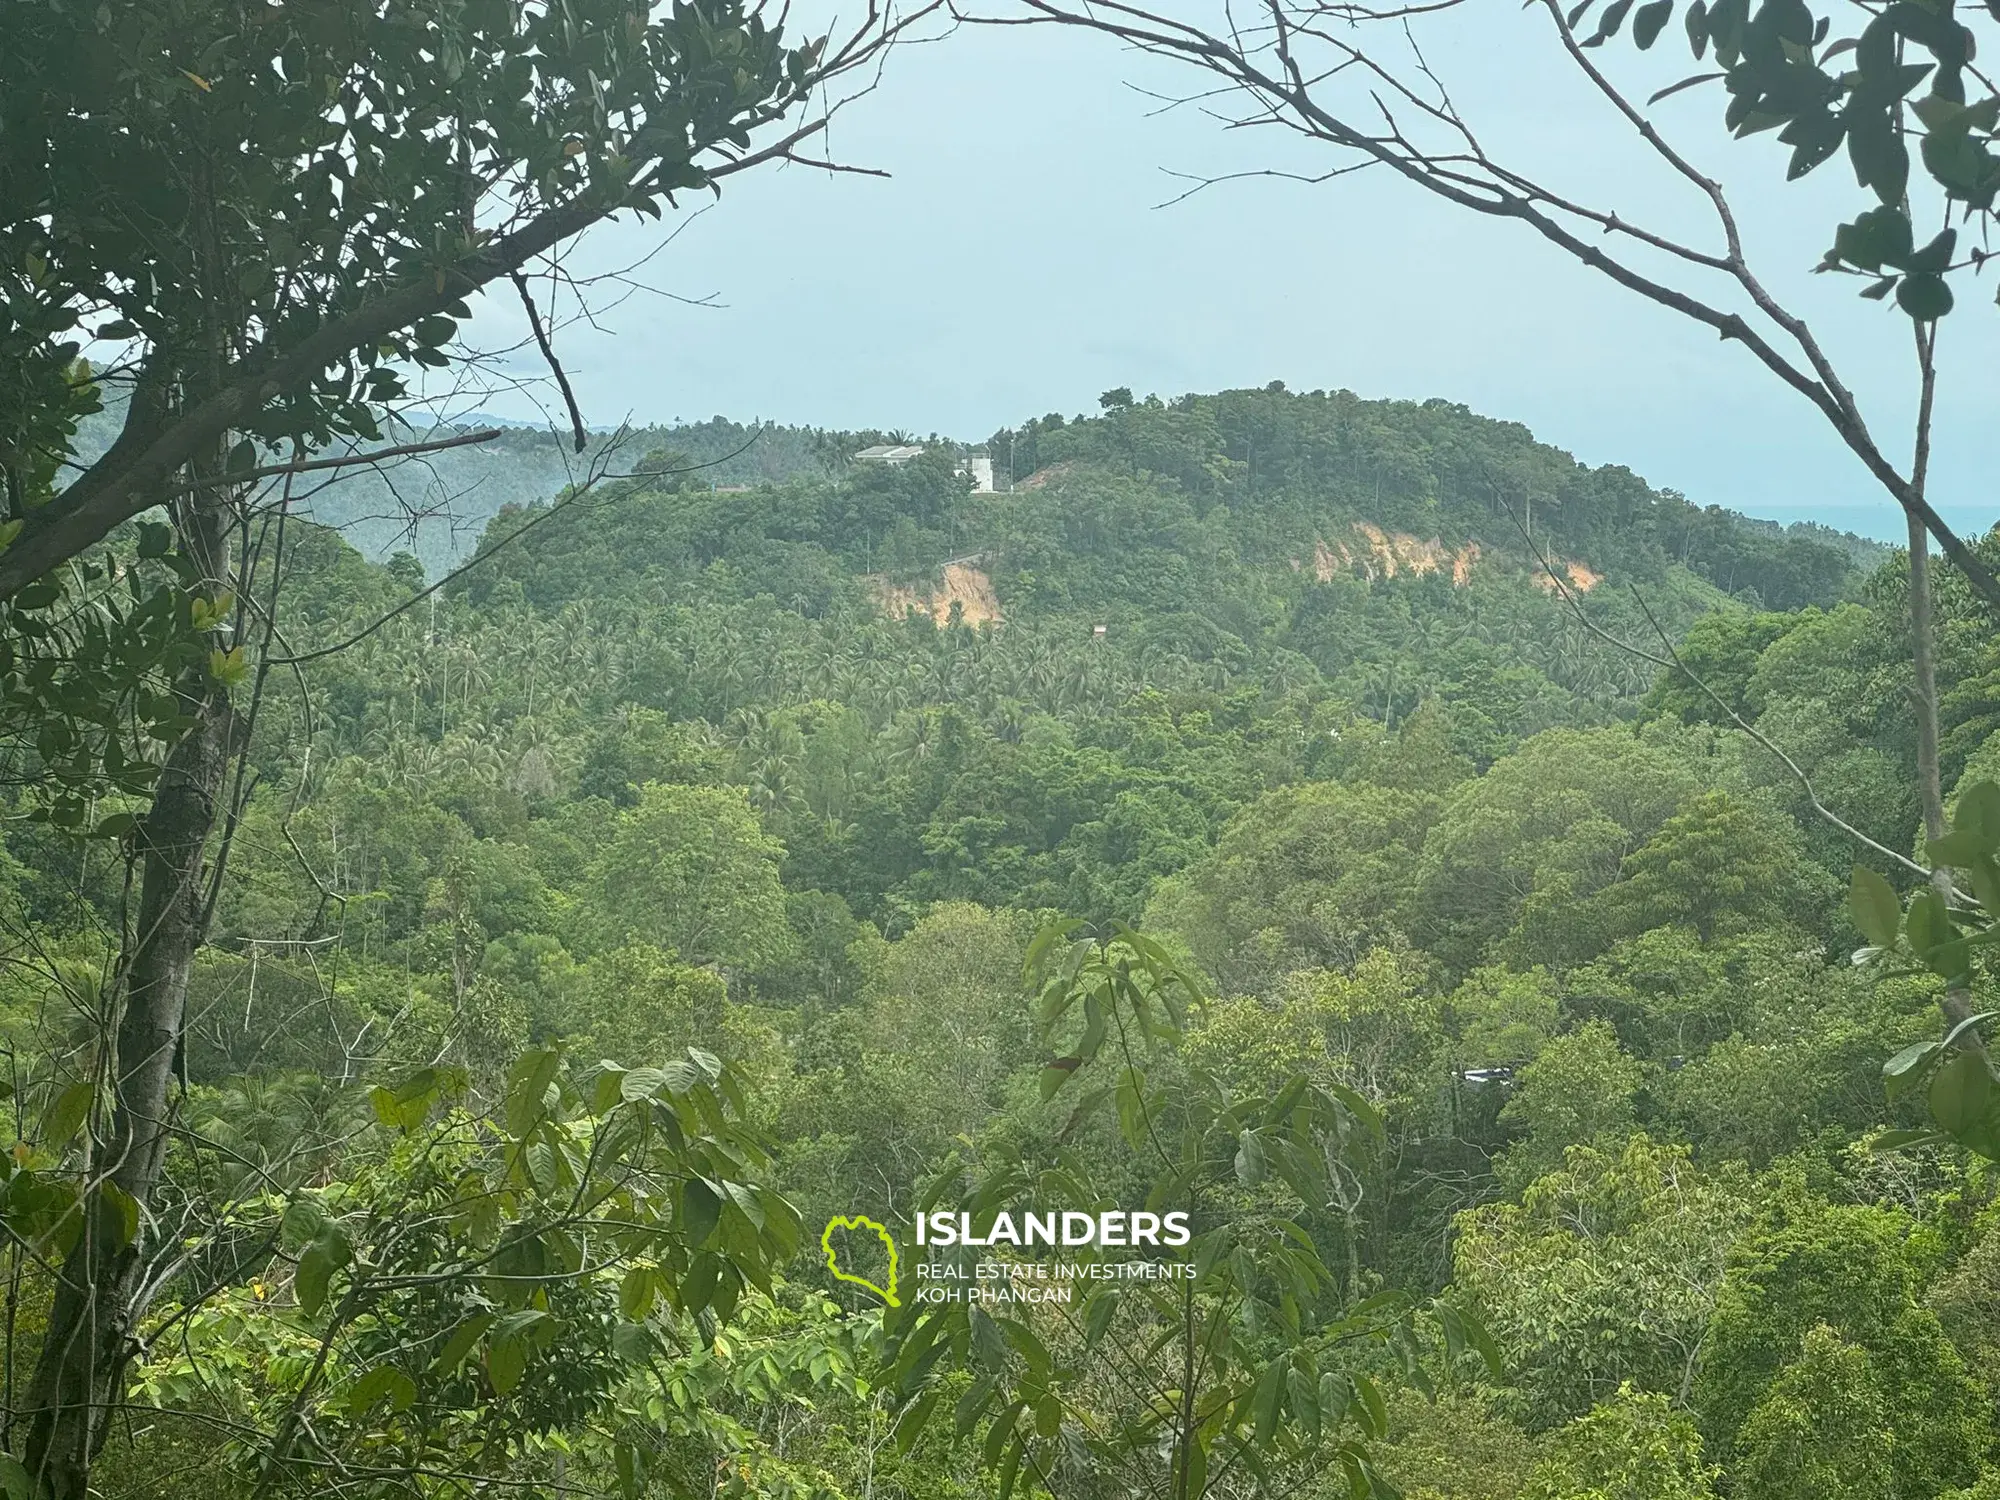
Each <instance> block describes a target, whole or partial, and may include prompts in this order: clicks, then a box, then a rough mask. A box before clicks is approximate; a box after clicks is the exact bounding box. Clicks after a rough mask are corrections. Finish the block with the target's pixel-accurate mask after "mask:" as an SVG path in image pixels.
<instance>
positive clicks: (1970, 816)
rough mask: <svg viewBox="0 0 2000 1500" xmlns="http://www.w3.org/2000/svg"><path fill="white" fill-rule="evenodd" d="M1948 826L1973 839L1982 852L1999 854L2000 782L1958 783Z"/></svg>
mask: <svg viewBox="0 0 2000 1500" xmlns="http://www.w3.org/2000/svg"><path fill="white" fill-rule="evenodd" d="M1951 829H1952V832H1953V833H1958V834H1964V835H1966V836H1967V837H1968V838H1970V839H1972V840H1973V841H1974V844H1975V847H1976V848H1978V850H1979V851H1980V852H1981V853H1984V854H2000V783H1995V782H1992V781H1976V782H1974V783H1973V784H1972V785H1971V786H1968V787H1960V788H1959V791H1958V805H1957V806H1956V807H1955V808H1953V809H1952V818H1951Z"/></svg>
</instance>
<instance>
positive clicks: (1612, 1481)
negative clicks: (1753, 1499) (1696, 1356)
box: [1521, 1385, 1765, 1500]
mask: <svg viewBox="0 0 2000 1500" xmlns="http://www.w3.org/2000/svg"><path fill="white" fill-rule="evenodd" d="M1549 1446H1550V1448H1551V1450H1552V1451H1551V1452H1550V1454H1549V1456H1548V1457H1547V1458H1546V1459H1544V1460H1543V1461H1542V1462H1541V1463H1540V1464H1539V1465H1537V1466H1536V1469H1535V1472H1534V1473H1533V1474H1532V1475H1531V1476H1530V1477H1529V1480H1528V1483H1527V1485H1526V1487H1525V1488H1523V1490H1522V1491H1521V1493H1522V1495H1523V1496H1525V1497H1527V1500H1705V1497H1707V1496H1710V1495H1713V1494H1714V1493H1715V1491H1714V1488H1713V1485H1714V1481H1715V1478H1716V1475H1717V1472H1718V1471H1717V1470H1716V1469H1715V1467H1714V1466H1713V1465H1711V1464H1708V1463H1706V1462H1704V1461H1703V1457H1702V1449H1701V1434H1700V1433H1698V1432H1696V1431H1695V1428H1694V1424H1693V1423H1692V1422H1690V1421H1689V1420H1688V1419H1687V1418H1686V1416H1684V1415H1682V1414H1681V1413H1680V1412H1678V1411H1676V1410H1675V1409H1674V1407H1673V1404H1672V1403H1671V1402H1670V1401H1669V1400H1668V1399H1667V1398H1666V1397H1665V1396H1663V1395H1661V1394H1660V1393H1658V1392H1657V1391H1638V1390H1634V1389H1633V1388H1632V1387H1631V1386H1630V1385H1624V1386H1620V1387H1619V1389H1618V1392H1617V1394H1616V1395H1615V1396H1614V1397H1612V1399H1610V1400H1609V1401H1606V1402H1605V1403H1603V1404H1602V1405H1600V1406H1598V1407H1596V1408H1595V1409H1593V1410H1592V1411H1590V1412H1588V1413H1586V1414H1585V1415H1583V1416H1580V1417H1577V1418H1576V1419H1575V1420H1573V1421H1571V1422H1569V1423H1568V1424H1566V1425H1565V1426H1563V1427H1561V1428H1559V1429H1558V1430H1557V1431H1556V1432H1555V1434H1554V1435H1553V1437H1552V1438H1551V1440H1550V1445H1549ZM1755 1493H1758V1494H1763V1493H1765V1492H1764V1491H1761V1490H1759V1491H1756V1492H1755Z"/></svg>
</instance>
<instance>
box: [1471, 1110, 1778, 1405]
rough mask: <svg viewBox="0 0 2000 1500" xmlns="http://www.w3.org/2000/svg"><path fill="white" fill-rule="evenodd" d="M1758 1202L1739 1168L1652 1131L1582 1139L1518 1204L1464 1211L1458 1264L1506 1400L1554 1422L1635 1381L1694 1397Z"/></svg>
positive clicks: (1676, 1399)
mask: <svg viewBox="0 0 2000 1500" xmlns="http://www.w3.org/2000/svg"><path fill="white" fill-rule="evenodd" d="M1754 1212H1755V1205H1754V1202H1753V1201H1752V1199H1751V1197H1750V1192H1749V1182H1748V1180H1747V1177H1746V1175H1745V1174H1744V1173H1742V1172H1741V1171H1740V1169H1737V1170H1732V1169H1729V1168H1726V1167H1725V1168H1723V1169H1722V1170H1719V1171H1717V1172H1714V1173H1708V1172H1703V1171H1701V1170H1699V1169H1698V1168H1696V1166H1695V1165H1694V1163H1693V1161H1692V1160H1691V1158H1690V1155H1689V1152H1688V1150H1687V1148H1686V1147H1684V1146H1667V1145H1659V1144H1656V1143H1654V1142H1653V1141H1651V1140H1649V1139H1647V1138H1646V1137H1645V1136H1643V1135H1637V1136H1633V1137H1632V1138H1631V1139H1630V1140H1629V1141H1627V1142H1624V1143H1622V1144H1621V1145H1619V1146H1617V1147H1613V1148H1610V1149H1605V1148H1601V1147H1591V1146H1578V1147H1576V1148H1574V1149H1572V1150H1571V1151H1570V1152H1569V1153H1568V1155H1567V1157H1566V1158H1565V1159H1564V1161H1563V1163H1562V1165H1561V1167H1560V1168H1559V1169H1558V1170H1556V1171H1554V1172H1552V1173H1551V1174H1550V1175H1548V1176H1546V1177H1543V1178H1541V1179H1539V1180H1538V1181H1536V1182H1534V1183H1533V1184H1531V1185H1530V1186H1529V1187H1528V1189H1527V1190H1526V1192H1525V1193H1523V1194H1522V1197H1521V1201H1520V1202H1519V1203H1518V1204H1512V1203H1496V1204H1492V1205H1490V1206H1488V1207H1485V1208H1480V1209H1475V1210H1473V1211H1471V1212H1469V1213H1466V1214H1462V1215H1460V1216H1459V1219H1458V1242H1457V1244H1456V1246H1455V1248H1454V1250H1453V1254H1452V1267H1453V1271H1454V1275H1455V1279H1456V1282H1457V1284H1458V1286H1459V1287H1460V1288H1461V1289H1462V1290H1463V1291H1464V1293H1465V1294H1466V1295H1467V1296H1468V1298H1469V1299H1470V1300H1471V1302H1472V1304H1473V1305H1474V1306H1475V1307H1477V1308H1478V1309H1479V1310H1480V1312H1481V1313H1482V1314H1483V1315H1484V1316H1485V1318H1486V1319H1487V1321H1488V1324H1489V1326H1490V1327H1491V1328H1492V1329H1493V1334H1494V1337H1495V1339H1497V1340H1498V1341H1499V1343H1500V1346H1501V1348H1502V1350H1503V1351H1504V1352H1505V1354H1506V1356H1507V1361H1508V1370H1509V1374H1510V1376H1511V1377H1512V1385H1513V1389H1512V1390H1510V1391H1507V1392H1503V1393H1502V1395H1501V1397H1500V1399H1501V1400H1502V1401H1503V1402H1505V1403H1507V1404H1508V1405H1510V1406H1512V1407H1514V1408H1515V1409H1516V1410H1517V1411H1518V1412H1519V1413H1520V1415H1521V1416H1522V1418H1523V1419H1524V1420H1525V1421H1526V1422H1527V1424H1528V1425H1529V1426H1530V1427H1532V1428H1536V1429H1541V1428H1549V1427H1555V1426H1558V1425H1559V1424H1561V1423H1562V1422H1565V1421H1568V1420H1571V1419H1574V1418H1576V1417H1579V1416H1582V1415H1584V1414H1585V1413H1586V1412H1588V1411H1589V1410H1590V1408H1591V1406H1592V1405H1593V1404H1594V1403H1596V1402H1598V1401H1603V1400H1609V1399H1612V1398H1613V1397H1615V1396H1616V1395H1617V1394H1618V1392H1619V1391H1620V1389H1621V1387H1625V1386H1627V1385H1628V1384H1629V1385H1630V1386H1632V1387H1633V1388H1636V1389H1637V1390H1638V1391H1641V1392H1650V1393H1654V1394H1657V1395H1660V1396H1663V1397H1665V1398H1667V1399H1668V1400H1670V1401H1672V1402H1673V1404H1675V1405H1676V1406H1682V1405H1685V1403H1686V1400H1687V1393H1688V1391H1689V1389H1690V1386H1691V1383H1692V1381H1693V1379H1694V1375H1695V1371H1696V1369H1697V1367H1698V1359H1699V1357H1700V1351H1701V1349H1702V1343H1703V1340H1704V1338H1705V1337H1706V1336H1707V1333H1708V1327H1709V1320H1710V1316H1711V1314H1712V1312H1713V1309H1714V1306H1715V1299H1716V1296H1717V1292H1718V1289H1719V1288H1720V1286H1721V1284H1722V1280H1723V1275H1724V1272H1725V1270H1726V1268H1727V1266H1728V1263H1729V1255H1730V1250H1731V1247H1732V1246H1733V1245H1734V1244H1735V1242H1736V1240H1737V1239H1738V1237H1739V1236H1740V1235H1741V1234H1742V1232H1743V1231H1744V1229H1745V1228H1746V1227H1747V1225H1748V1222H1749V1220H1750V1217H1751V1215H1752V1214H1753V1213H1754Z"/></svg>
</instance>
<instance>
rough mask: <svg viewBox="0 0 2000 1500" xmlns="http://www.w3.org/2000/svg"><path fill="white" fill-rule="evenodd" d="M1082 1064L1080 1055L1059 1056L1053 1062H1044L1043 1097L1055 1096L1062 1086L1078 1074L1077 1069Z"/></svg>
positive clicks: (1042, 1075)
mask: <svg viewBox="0 0 2000 1500" xmlns="http://www.w3.org/2000/svg"><path fill="white" fill-rule="evenodd" d="M1082 1066H1083V1059H1082V1058H1080V1057H1058V1058H1056V1059H1055V1060H1054V1061H1053V1062H1049V1063H1045V1064H1043V1066H1042V1074H1041V1091H1042V1097H1043V1098H1044V1099H1053V1098H1055V1096H1056V1094H1057V1092H1058V1091H1059V1090H1060V1089H1061V1088H1062V1086H1063V1085H1064V1084H1066V1083H1068V1082H1069V1081H1070V1079H1071V1078H1073V1077H1074V1076H1075V1075H1076V1070H1077V1069H1078V1068H1080V1067H1082Z"/></svg>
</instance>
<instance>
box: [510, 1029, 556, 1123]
mask: <svg viewBox="0 0 2000 1500" xmlns="http://www.w3.org/2000/svg"><path fill="white" fill-rule="evenodd" d="M561 1061H562V1055H561V1054H560V1053H559V1052H557V1051H556V1049H555V1048H553V1047H537V1048H533V1049H531V1050H529V1051H527V1052H524V1053H522V1054H521V1057H520V1059H519V1060H518V1061H517V1062H516V1063H515V1064H514V1068H513V1071H512V1072H511V1073H510V1074H509V1075H508V1079H507V1130H508V1132H509V1133H510V1134H511V1135H513V1136H514V1138H515V1139H517V1140H518V1139H520V1138H521V1137H523V1136H525V1135H527V1133H528V1132H529V1131H530V1130H532V1129H534V1127H535V1125H536V1124H537V1123H538V1122H539V1121H540V1120H541V1118H542V1115H543V1114H544V1113H545V1112H546V1110H547V1108H548V1093H549V1086H550V1085H551V1084H553V1083H554V1082H555V1077H556V1068H557V1066H558V1065H559V1064H560V1063H561Z"/></svg>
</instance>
